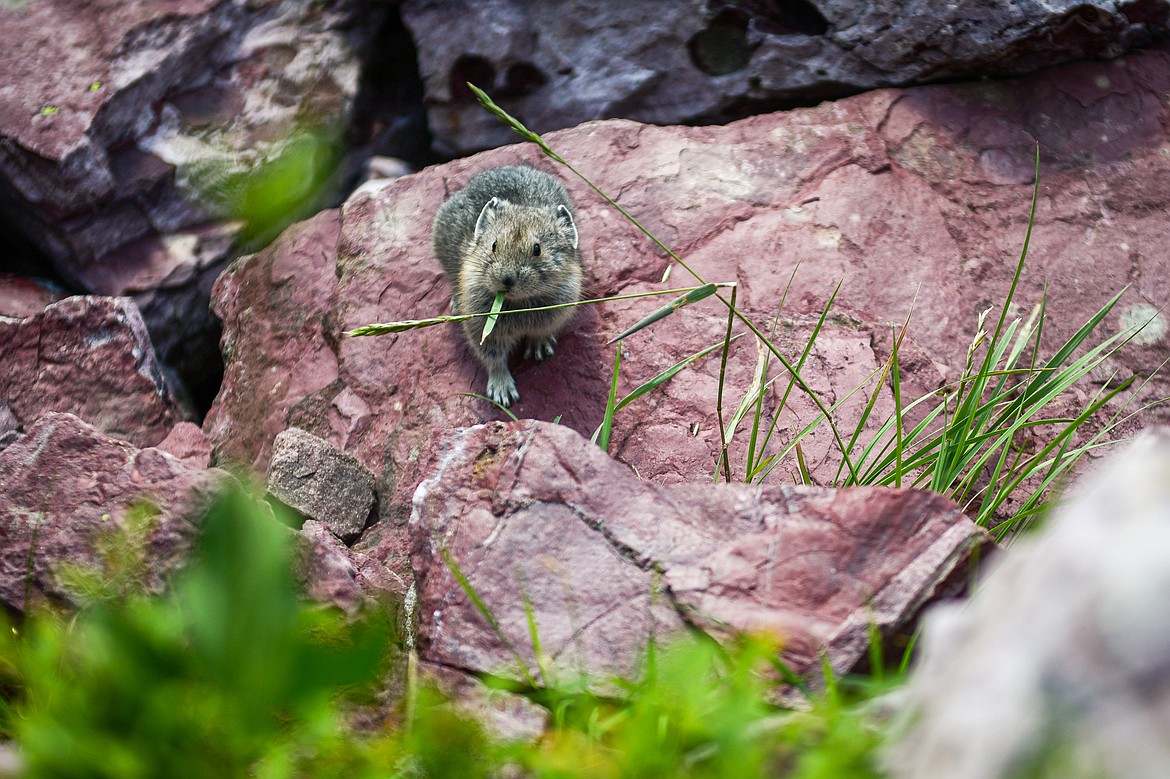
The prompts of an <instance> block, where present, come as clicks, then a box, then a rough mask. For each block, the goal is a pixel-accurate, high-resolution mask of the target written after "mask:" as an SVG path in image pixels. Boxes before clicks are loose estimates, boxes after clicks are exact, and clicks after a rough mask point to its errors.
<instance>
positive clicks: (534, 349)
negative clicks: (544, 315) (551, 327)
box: [524, 335, 557, 360]
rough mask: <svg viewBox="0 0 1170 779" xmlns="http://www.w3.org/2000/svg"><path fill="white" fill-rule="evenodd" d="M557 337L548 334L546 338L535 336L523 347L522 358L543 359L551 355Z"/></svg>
mask: <svg viewBox="0 0 1170 779" xmlns="http://www.w3.org/2000/svg"><path fill="white" fill-rule="evenodd" d="M556 345H557V337H556V336H555V335H550V336H548V337H547V338H537V339H533V340H530V341H529V342H528V346H527V347H526V348H525V349H524V359H526V360H544V359H546V358H548V357H552V355H553V351H554V350H555V349H556Z"/></svg>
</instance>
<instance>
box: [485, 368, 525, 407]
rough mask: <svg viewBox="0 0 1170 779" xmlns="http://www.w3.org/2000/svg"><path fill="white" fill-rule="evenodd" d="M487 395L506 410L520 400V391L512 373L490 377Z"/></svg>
mask: <svg viewBox="0 0 1170 779" xmlns="http://www.w3.org/2000/svg"><path fill="white" fill-rule="evenodd" d="M487 395H488V397H489V398H491V399H492V400H493V401H495V402H496V403H499V404H500V405H501V406H503V407H504V408H507V407H508V406H510V405H512V404H513V403H515V402H516V401H517V400H519V399H520V391H519V390H518V389H516V381H515V380H514V379H513V378H512V374H510V373H504V374H497V375H493V376H488V383H487Z"/></svg>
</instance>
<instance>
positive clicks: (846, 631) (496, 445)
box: [411, 421, 986, 678]
mask: <svg viewBox="0 0 1170 779" xmlns="http://www.w3.org/2000/svg"><path fill="white" fill-rule="evenodd" d="M411 531H412V533H414V534H415V538H414V541H415V547H414V551H413V553H412V556H411V562H412V565H413V568H414V572H415V576H416V577H417V587H418V606H417V615H418V642H419V655H420V658H421V659H423V660H424V661H427V662H430V663H435V664H438V665H442V666H446V667H452V668H457V669H461V670H463V671H464V672H469V673H484V672H486V673H496V674H502V675H505V676H509V677H521V678H522V674H521V673H520V672H519V670H518V666H517V662H518V661H517V655H516V652H518V653H519V657H520V658H522V660H523V662H524V663H525V664H526V667H527V669H528V672H529V673H531V674H533V675H534V676H535V675H536V674H537V673H538V669H537V667H536V664H535V658H534V657H533V654H532V637H531V635H530V631H529V627H528V622H527V615H526V613H525V603H528V604H530V605H531V607H532V610H533V613H534V617H535V623H536V629H537V633H538V636H539V640H540V644H541V648H542V651H543V652H545V653H547V655H548V656H549V657H550V658H552V660H553V662H554V663H556V664H557V665H558V670H560V671H564V672H568V673H571V672H572V671H573V670H575V669H576V670H582V671H585V672H586V673H588V674H591V675H593V676H594V677H595V678H596V677H599V676H604V675H607V674H613V673H617V674H623V675H630V674H632V673H633V672H634V670H635V667H636V663H637V661H638V659H639V657H640V653H641V652H643V651H644V650H645V647H646V643H647V641H648V640H649V639H650V638H651V637H656V638H658V639H663V638H665V637H667V636H669V635H670V634H672V633H675V632H677V631H678V630H680V629H681V628H682V625H683V624H684V621H685V622H689V623H692V624H697V625H699V626H701V627H703V628H704V629H706V630H708V631H710V632H714V633H716V634H722V633H725V632H727V631H732V632H748V631H767V632H770V633H772V634H774V635H778V636H779V637H780V638H781V640H782V641H783V642H784V647H785V648H784V659H785V661H786V662H787V663H788V664H789V666H790V667H791V668H792V669H793V670H794V671H795V672H796V673H806V672H809V671H810V670H812V669H813V668H814V667H815V665H816V663H817V657H818V652H819V651H821V650H824V651H825V652H827V654H828V658H829V660H830V662H831V664H832V666H833V668H834V670H835V671H837V672H838V673H844V672H847V671H849V670H850V669H851V668H852V667H853V665H854V664H855V663H856V662H857V661H858V660H859V659H860V658H861V657H862V656H864V654H865V652H866V650H867V647H868V645H869V626H870V625H871V624H872V625H875V626H876V627H877V628H879V629H880V630H882V631H883V632H887V633H888V632H892V631H895V630H897V629H898V628H899V627H901V626H903V625H904V624H906V622H907V621H908V620H909V619H910V618H911V616H912V615H913V614H914V613H915V612H916V611H917V609H918V608H919V607H920V606H921V605H922V604H923V602H924V601H925V600H926V599H927V598H928V597H930V596H931V595H932V594H933V592H934V590H935V588H936V587H937V586H938V585H939V584H940V583H942V582H943V581H944V580H945V579H946V577H947V575H948V574H950V573H951V572H952V571H953V570H954V569H955V567H956V566H957V565H959V564H961V563H962V562H963V560H965V558H966V556H967V554H968V553H969V552H970V550H971V549H972V548H973V547H974V546H976V545H978V544H980V543H981V542H982V541H983V540H984V539H985V538H986V534H985V533H984V532H983V531H982V530H981V529H979V528H978V527H976V526H975V525H974V524H973V523H972V522H971V521H970V520H968V519H966V518H965V517H964V516H963V514H962V513H961V512H960V511H959V510H958V508H957V507H956V506H955V505H954V504H953V503H952V502H950V501H949V500H947V499H945V498H943V497H941V496H938V495H935V494H932V493H929V492H924V491H916V490H909V491H899V490H893V489H885V488H855V489H850V490H844V491H840V492H836V491H833V490H827V489H822V488H809V487H789V486H778V487H768V488H760V487H753V486H747V485H718V486H714V487H713V486H711V485H702V484H685V485H683V484H680V485H672V486H666V487H663V486H656V485H653V484H649V483H647V482H645V481H643V480H641V479H639V478H638V477H637V476H636V475H634V474H633V473H632V472H631V471H630V470H629V469H627V468H625V467H624V466H622V465H620V464H619V463H617V462H615V461H614V460H612V459H611V458H609V457H607V456H605V454H604V453H603V452H601V451H600V450H599V449H598V448H597V447H595V446H594V445H592V444H590V443H589V442H588V441H587V440H585V439H584V438H582V437H580V436H578V435H576V434H575V433H573V432H572V431H571V430H568V429H566V428H565V427H563V426H556V425H549V424H547V423H541V422H534V421H524V422H520V423H510V424H502V423H491V424H488V425H481V426H476V427H473V428H469V429H467V430H464V431H461V432H460V433H458V434H456V435H455V436H454V437H453V439H452V440H451V442H450V443H449V448H448V449H447V450H446V451H445V452H444V453H443V456H442V464H441V465H440V466H439V468H438V469H437V470H436V471H435V472H434V473H433V474H432V475H430V476H429V477H428V478H427V480H426V481H424V482H423V483H422V484H421V485H420V487H419V489H418V491H417V493H416V494H415V504H414V513H413V515H412V517H411ZM448 556H449V558H450V559H453V560H454V561H455V564H457V565H458V567H459V569H460V571H461V572H462V574H463V575H465V576H466V577H467V579H468V581H469V582H470V585H471V587H472V588H473V589H474V591H475V593H476V594H477V597H478V598H479V599H480V600H481V601H482V603H484V604H485V605H486V607H487V609H488V610H489V611H490V612H491V614H492V616H493V618H494V620H495V622H496V626H497V627H498V631H497V629H496V628H493V627H492V626H489V624H488V623H487V622H486V621H485V619H484V618H483V616H482V615H481V614H480V612H479V610H478V609H477V607H476V605H475V604H474V603H473V602H472V601H471V599H470V598H469V597H468V596H467V595H466V593H465V592H464V590H463V588H462V587H461V586H460V585H459V583H458V582H457V581H456V578H455V576H454V574H453V573H452V571H451V569H450V568H449V566H448V563H447V559H446V558H447V557H448Z"/></svg>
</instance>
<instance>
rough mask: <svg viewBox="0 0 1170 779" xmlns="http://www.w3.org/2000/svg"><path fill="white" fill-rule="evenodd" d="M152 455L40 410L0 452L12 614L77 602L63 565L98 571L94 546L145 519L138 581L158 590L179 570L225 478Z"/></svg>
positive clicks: (2, 573)
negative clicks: (135, 518)
mask: <svg viewBox="0 0 1170 779" xmlns="http://www.w3.org/2000/svg"><path fill="white" fill-rule="evenodd" d="M230 478H231V477H229V476H228V475H227V474H226V473H224V472H223V471H219V470H204V469H198V468H192V467H191V466H189V465H187V464H185V463H183V462H182V461H180V460H178V459H176V458H174V457H172V456H171V455H169V454H167V453H165V452H162V451H160V450H158V449H153V448H145V449H139V448H137V447H135V446H132V445H131V444H128V443H126V442H125V441H123V440H120V439H118V438H113V437H111V436H110V435H109V434H107V433H104V432H102V431H100V430H97V429H95V428H93V427H91V426H90V425H88V424H86V423H85V422H83V421H82V420H80V419H78V418H77V417H75V416H73V415H71V414H60V413H55V412H49V413H46V414H44V415H42V416H41V417H40V418H39V419H38V420H37V421H36V422H35V423H34V424H31V425H29V426H28V431H27V435H25V437H24V438H22V439H20V440H18V441H16V442H15V443H13V444H11V445H10V446H8V447H7V448H5V449H4V450H3V451H0V599H2V600H3V603H4V605H5V606H6V607H7V608H8V609H11V610H12V611H15V612H23V611H26V610H27V609H29V608H31V607H33V606H36V605H38V604H43V603H45V602H46V600H48V601H51V602H57V603H62V602H63V603H76V602H77V601H76V598H77V593H76V592H73V591H71V590H70V589H69V588H68V587H67V586H66V585H64V584H63V583H62V580H61V574H62V571H63V570H64V569H65V567H66V566H81V567H83V568H87V569H97V570H102V567H103V566H104V565H105V561H104V560H103V559H102V557H101V555H100V554H99V551H98V549H97V546H98V545H99V544H100V541H101V539H102V538H103V536H105V535H106V534H108V533H110V532H113V531H115V530H118V529H122V530H125V529H126V528H127V523H128V522H130V521H131V520H130V519H129V514H130V513H131V512H135V511H140V512H141V511H144V512H146V513H147V515H149V516H150V517H151V519H150V520H149V522H148V524H147V531H146V536H145V539H146V540H145V545H144V551H145V565H144V569H143V570H142V571H141V572H136V573H140V574H141V576H142V584H143V585H144V586H145V587H146V589H147V590H148V591H150V592H160V591H161V590H162V589H163V588H164V587H165V586H166V582H167V578H168V577H169V576H170V574H172V573H173V572H174V571H176V570H177V569H178V568H180V567H181V566H182V565H183V564H184V562H185V560H186V556H187V553H188V550H189V548H190V545H191V543H192V541H193V539H194V537H195V533H196V522H197V521H198V520H199V519H200V518H201V516H202V514H203V512H204V510H205V509H206V507H207V505H208V503H209V501H210V499H211V496H212V494H213V493H214V491H215V489H216V488H217V487H218V486H219V485H221V484H223V483H224V482H225V480H228V479H230Z"/></svg>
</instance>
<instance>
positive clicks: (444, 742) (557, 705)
mask: <svg viewBox="0 0 1170 779" xmlns="http://www.w3.org/2000/svg"><path fill="white" fill-rule="evenodd" d="M153 517H154V512H153V511H152V510H150V507H149V506H148V505H146V504H143V505H142V506H140V507H139V508H138V509H135V510H134V511H132V512H131V513H130V515H129V519H128V521H127V522H124V523H122V525H123V527H124V532H123V534H122V538H121V540H120V541H117V540H116V539H115V538H114V537H113V536H112V535H111V536H110V537H109V538H105V537H103V538H102V539H101V540H100V544H99V545H100V546H101V547H102V549H104V550H105V552H103V553H102V556H103V557H104V558H105V559H106V565H105V566H104V567H101V568H95V569H92V570H89V569H84V570H83V569H76V570H74V571H73V574H72V576H73V579H74V581H75V582H76V581H80V582H84V583H85V585H86V592H88V593H89V594H90V595H91V597H88V598H86V599H85V601H84V602H86V603H87V604H88V605H87V606H86V607H85V608H83V610H82V611H80V612H79V613H77V614H75V615H73V616H71V617H66V616H64V615H61V614H54V613H39V614H34V615H30V616H29V617H27V618H26V619H25V621H24V622H23V623H22V624H20V625H18V626H15V627H13V628H11V629H10V630H5V631H3V634H2V635H0V689H2V691H3V701H4V705H3V706H0V737H4V738H9V739H11V740H12V741H13V742H14V743H15V744H16V745H17V747H18V749H19V752H20V755H21V759H22V761H23V765H24V773H23V774H22V776H26V777H29V778H30V779H39V778H40V777H103V778H108V779H139V778H142V779H145V778H146V777H160V776H166V777H177V778H178V779H185V778H186V777H191V779H208V778H210V777H216V778H217V779H218V778H219V777H244V776H249V777H258V778H259V779H282V778H285V777H339V778H340V777H345V778H346V779H364V778H368V779H375V778H376V777H453V778H454V777H459V778H460V779H468V778H474V777H490V776H499V775H501V774H510V775H517V776H535V777H590V778H592V777H667V776H679V777H748V776H773V775H774V776H795V777H810V778H811V777H817V778H821V777H825V778H827V777H875V776H878V775H879V774H878V773H877V771H876V769H875V768H874V760H875V755H876V748H877V746H878V744H879V743H880V741H881V735H882V729H881V727H880V723H877V722H875V721H874V720H873V718H872V717H870V716H869V715H868V714H867V713H866V709H865V708H864V707H861V706H859V705H857V704H856V703H855V702H847V701H846V700H845V699H844V697H843V696H842V694H841V693H840V691H839V689H838V685H837V684H831V685H829V692H827V693H825V694H821V695H814V696H812V698H811V699H810V700H811V701H812V706H811V709H809V710H808V711H804V712H792V711H787V710H784V709H782V708H779V707H778V706H776V705H774V704H773V703H772V702H771V698H772V696H773V695H774V694H775V691H776V684H777V680H778V679H779V678H782V677H783V668H782V666H781V665H780V664H779V661H778V659H777V658H778V654H779V647H778V646H777V645H776V643H775V642H774V641H767V640H764V639H760V638H758V637H747V638H743V639H741V640H739V641H738V642H734V643H733V644H732V645H731V646H729V647H725V646H722V645H720V644H718V643H716V642H715V641H713V640H711V639H709V638H706V637H702V636H698V637H691V638H688V639H686V640H682V641H680V642H677V643H672V644H671V645H669V646H668V647H666V648H664V649H660V648H658V647H657V646H655V645H653V644H652V645H651V646H650V647H648V651H647V656H646V660H645V663H644V668H643V671H642V672H641V673H640V674H639V675H638V678H636V679H634V680H625V679H615V680H613V683H612V685H611V687H612V689H613V690H615V693H614V694H613V695H611V696H609V697H605V696H598V695H596V694H594V693H591V692H588V691H587V687H586V685H585V684H583V683H574V680H573V677H571V676H570V675H569V674H567V673H560V672H558V671H559V670H560V669H556V668H552V667H550V668H547V669H545V671H543V672H542V677H543V679H544V686H543V687H542V686H539V685H536V684H526V685H524V686H521V687H519V688H517V687H516V686H515V685H512V686H511V688H510V691H508V690H493V689H490V686H491V685H490V684H489V687H485V689H484V695H485V696H486V697H487V698H488V699H489V701H490V699H491V696H500V695H503V696H508V695H522V696H525V697H527V698H528V699H529V700H530V701H531V703H532V704H535V705H537V706H542V707H544V709H545V710H546V711H547V712H548V719H547V722H548V726H547V727H546V729H545V731H544V733H543V734H542V735H541V736H540V737H539V738H536V739H535V740H533V741H519V742H505V741H501V740H499V739H493V738H491V737H490V736H489V735H488V731H487V730H486V729H485V727H484V725H483V723H481V722H478V721H476V720H475V719H473V718H471V717H470V716H468V715H467V714H466V713H465V712H464V710H461V709H460V708H459V707H457V706H455V705H453V704H451V703H449V702H448V701H447V700H446V699H445V698H444V697H443V695H442V694H440V693H439V692H438V691H437V690H436V689H434V688H433V687H432V686H430V685H428V684H424V685H421V686H416V687H414V688H411V689H409V690H408V692H407V694H406V696H405V699H404V700H403V701H400V702H398V704H397V705H393V706H392V705H391V704H389V703H387V702H386V700H385V695H386V690H387V689H388V688H390V687H393V686H394V685H393V683H392V681H391V680H390V679H388V674H389V672H390V670H391V669H395V668H397V669H399V670H400V664H397V665H396V664H395V658H396V657H399V656H400V655H398V647H397V646H396V638H397V637H396V635H395V631H394V629H393V628H392V622H393V620H392V619H390V617H389V616H388V615H389V613H390V612H386V613H382V612H379V611H373V612H371V613H369V614H366V615H365V616H363V617H360V618H349V617H346V616H345V615H343V614H341V613H339V612H337V611H335V610H326V609H322V608H320V607H317V606H313V605H311V604H309V603H307V602H306V601H305V600H304V599H303V597H302V595H301V592H300V588H299V586H298V584H297V582H296V581H295V577H294V575H293V571H294V570H295V560H296V558H295V549H294V547H293V542H294V534H293V533H291V532H290V531H289V530H288V528H287V527H285V526H283V525H282V524H281V523H280V522H278V521H276V520H274V518H273V516H272V514H271V510H270V509H269V508H268V506H267V505H266V504H263V503H262V502H260V501H259V500H257V499H256V498H255V497H253V496H251V495H249V494H247V493H246V492H245V491H243V490H240V489H235V490H231V491H229V492H227V493H225V494H224V495H222V496H221V497H220V498H219V499H218V500H217V501H216V503H215V504H214V506H213V507H212V509H211V510H210V512H209V514H208V515H207V517H206V519H205V520H204V521H203V524H202V529H201V532H200V538H199V541H198V543H197V546H196V549H195V553H194V556H193V561H192V563H191V565H190V566H189V567H188V568H187V569H186V570H185V571H184V572H183V573H182V574H180V575H179V576H177V577H176V578H175V580H174V581H173V583H172V587H171V588H170V590H169V592H168V593H167V594H166V595H163V596H155V597H149V596H146V595H143V594H141V590H140V589H137V590H136V589H135V584H136V583H140V582H141V580H142V579H141V576H139V578H137V579H136V578H134V577H133V576H131V575H130V574H129V573H128V571H130V570H132V569H133V568H134V567H135V565H137V564H138V562H136V561H140V560H141V559H142V558H141V550H142V548H143V544H144V539H145V538H146V537H147V536H148V534H149V527H150V524H151V521H152V519H153ZM103 576H105V577H106V578H107V580H106V581H105V582H104V583H103V582H102V581H101V579H102V577H103ZM534 629H535V627H534ZM488 681H489V682H490V681H491V680H488ZM496 686H497V687H498V686H506V685H503V684H502V683H501V684H497V685H496ZM871 694H872V693H869V692H867V693H866V694H865V695H863V696H862V699H864V698H866V697H869V696H870V695H871ZM379 696H380V697H379ZM491 705H493V704H492V703H491V702H489V703H488V706H491ZM539 710H540V709H536V711H539ZM359 715H363V716H359ZM361 721H365V722H366V723H367V725H366V726H364V727H359V726H358V725H357V723H358V722H361ZM369 723H374V724H369Z"/></svg>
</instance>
